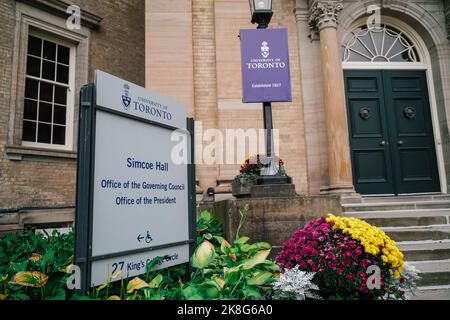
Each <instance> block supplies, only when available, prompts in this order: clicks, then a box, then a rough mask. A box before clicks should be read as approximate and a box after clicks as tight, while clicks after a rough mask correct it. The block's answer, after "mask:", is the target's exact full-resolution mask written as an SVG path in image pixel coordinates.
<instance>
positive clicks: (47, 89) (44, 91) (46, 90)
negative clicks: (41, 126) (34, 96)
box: [40, 82, 53, 102]
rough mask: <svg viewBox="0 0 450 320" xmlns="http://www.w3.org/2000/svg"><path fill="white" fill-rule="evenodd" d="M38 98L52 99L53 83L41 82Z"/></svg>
mask: <svg viewBox="0 0 450 320" xmlns="http://www.w3.org/2000/svg"><path fill="white" fill-rule="evenodd" d="M40 100H43V101H49V102H52V101H53V85H52V84H49V83H45V82H41V96H40Z"/></svg>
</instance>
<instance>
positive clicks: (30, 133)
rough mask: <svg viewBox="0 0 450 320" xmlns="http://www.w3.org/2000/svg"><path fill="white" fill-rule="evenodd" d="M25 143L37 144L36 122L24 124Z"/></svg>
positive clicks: (25, 122) (23, 136)
mask: <svg viewBox="0 0 450 320" xmlns="http://www.w3.org/2000/svg"><path fill="white" fill-rule="evenodd" d="M22 140H23V141H30V142H36V122H30V121H24V122H23V135H22Z"/></svg>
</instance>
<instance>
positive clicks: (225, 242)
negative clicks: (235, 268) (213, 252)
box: [220, 239, 231, 254]
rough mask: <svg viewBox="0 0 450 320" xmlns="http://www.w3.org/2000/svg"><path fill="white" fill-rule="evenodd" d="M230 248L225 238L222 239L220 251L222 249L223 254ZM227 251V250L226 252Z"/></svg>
mask: <svg viewBox="0 0 450 320" xmlns="http://www.w3.org/2000/svg"><path fill="white" fill-rule="evenodd" d="M230 248H231V244H229V243H228V241H227V240H225V239H223V240H222V242H221V245H220V251H222V252H223V253H225V254H228V252H229V250H227V249H230ZM227 251H228V252H227Z"/></svg>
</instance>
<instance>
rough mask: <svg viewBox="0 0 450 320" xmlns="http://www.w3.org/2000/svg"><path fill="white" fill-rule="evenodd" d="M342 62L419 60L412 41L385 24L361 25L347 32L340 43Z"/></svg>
mask: <svg viewBox="0 0 450 320" xmlns="http://www.w3.org/2000/svg"><path fill="white" fill-rule="evenodd" d="M342 59H343V61H344V62H421V61H420V56H419V54H418V52H417V48H416V46H415V45H414V43H413V42H412V41H411V40H410V39H409V38H408V37H407V36H406V35H405V34H404V33H403V32H401V31H400V30H397V29H396V28H394V27H391V26H387V25H379V26H370V27H367V26H362V27H359V28H357V29H355V30H353V31H352V32H351V33H350V34H348V35H347V36H346V37H345V39H344V42H343V45H342Z"/></svg>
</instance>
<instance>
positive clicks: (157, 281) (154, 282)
mask: <svg viewBox="0 0 450 320" xmlns="http://www.w3.org/2000/svg"><path fill="white" fill-rule="evenodd" d="M163 279H164V277H163V275H162V274H158V275H157V276H156V277H155V278H154V279H153V280H152V281H151V282H150V283H149V284H148V286H149V288H152V289H157V288H159V286H160V285H161V282H162V281H163Z"/></svg>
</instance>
